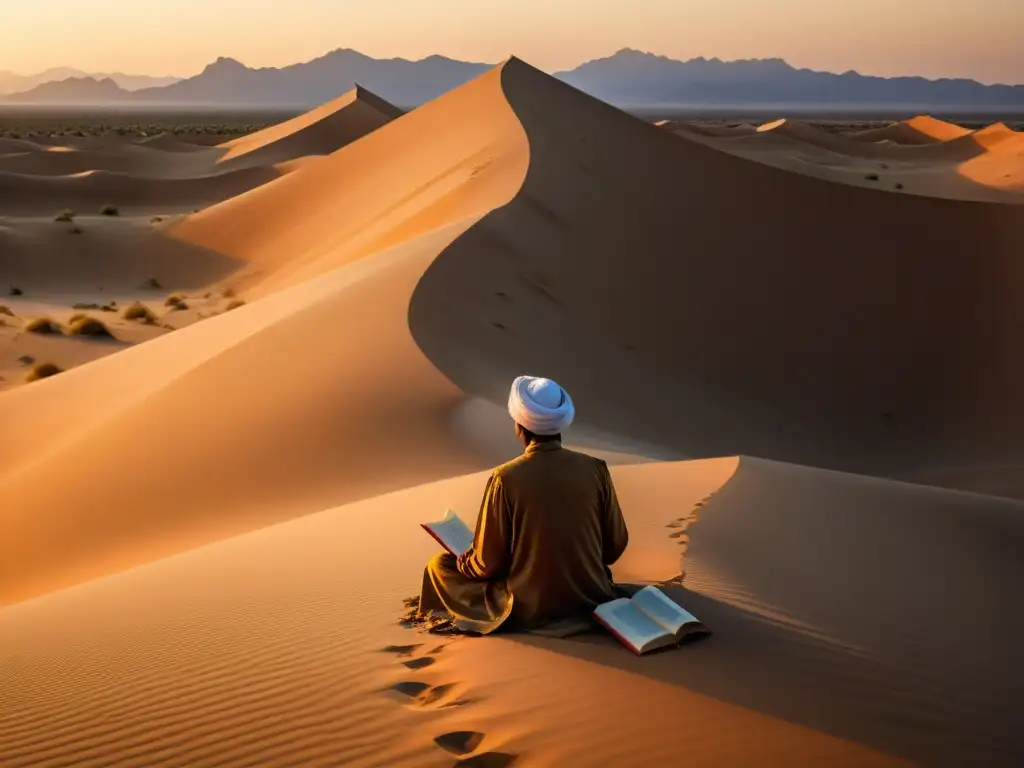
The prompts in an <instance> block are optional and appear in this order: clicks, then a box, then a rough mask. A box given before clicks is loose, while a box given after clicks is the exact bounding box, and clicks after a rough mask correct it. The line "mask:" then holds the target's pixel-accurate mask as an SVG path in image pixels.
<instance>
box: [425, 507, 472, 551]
mask: <svg viewBox="0 0 1024 768" xmlns="http://www.w3.org/2000/svg"><path fill="white" fill-rule="evenodd" d="M423 526H424V527H425V528H428V529H429V530H431V531H432V532H433V533H434V535H435V536H437V538H438V539H439V540H440V541H441V543H442V545H444V546H445V547H446V548H447V549H448V551H449V552H451V553H452V554H454V555H461V554H462V553H463V552H465V551H466V550H467V549H469V548H470V547H471V546H473V531H471V530H470V529H469V526H467V525H466V524H465V523H464V522H463V521H462V518H461V517H459V516H458V515H457V514H455V511H454V510H452V509H449V510H448V512H447V513H445V516H444V519H443V520H439V521H436V522H433V523H423Z"/></svg>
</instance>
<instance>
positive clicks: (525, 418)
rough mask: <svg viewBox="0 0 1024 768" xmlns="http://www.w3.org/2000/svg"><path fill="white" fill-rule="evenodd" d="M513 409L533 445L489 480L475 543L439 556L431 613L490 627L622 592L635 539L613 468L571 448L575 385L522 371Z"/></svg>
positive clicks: (522, 624)
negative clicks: (614, 571)
mask: <svg viewBox="0 0 1024 768" xmlns="http://www.w3.org/2000/svg"><path fill="white" fill-rule="evenodd" d="M508 410H509V414H510V415H511V416H512V419H513V420H514V421H515V430H516V434H517V435H518V436H519V439H520V440H522V443H523V445H524V446H525V448H526V450H525V452H524V453H523V454H522V455H521V456H519V457H518V458H516V459H513V460H512V461H510V462H508V463H507V464H503V465H502V466H500V467H498V468H497V469H495V470H494V471H493V472H492V473H491V476H490V478H488V480H487V487H486V488H485V490H484V497H483V501H482V503H481V505H480V514H479V517H478V518H477V523H476V534H475V536H474V539H473V546H471V547H470V548H469V549H468V550H466V552H464V553H463V554H462V555H460V556H459V557H458V558H456V557H455V556H454V555H452V554H450V553H447V552H446V553H443V554H439V555H437V556H435V557H434V558H433V559H432V560H431V561H430V562H429V563H428V564H427V568H426V571H425V572H424V575H423V587H422V590H421V591H420V603H419V613H420V614H421V615H424V614H429V613H432V612H435V611H436V612H440V613H442V614H443V613H448V614H451V615H452V616H453V617H454V619H455V623H456V625H457V626H458V627H460V628H461V629H465V630H470V631H475V632H480V633H487V632H492V631H494V630H495V629H497V628H498V627H499V626H501V625H502V624H506V622H507V626H510V627H512V628H517V629H533V628H538V627H541V626H543V625H545V624H548V623H550V622H554V621H558V620H561V619H571V618H580V617H585V616H587V615H588V614H589V613H590V612H591V611H592V610H593V609H594V608H595V607H596V606H597V605H599V604H600V603H603V602H606V601H608V600H612V599H614V598H615V597H617V596H618V595H617V594H616V593H615V590H614V587H613V585H612V580H611V571H610V570H609V569H608V566H609V565H611V564H612V563H614V562H615V561H616V560H618V559H619V556H620V555H621V554H622V552H623V550H625V549H626V542H627V540H628V536H627V532H626V523H625V521H624V520H623V518H622V511H621V510H620V509H619V503H618V500H617V499H616V496H615V488H614V487H613V485H612V479H611V475H610V474H609V472H608V465H607V464H605V462H603V461H601V460H600V459H595V458H594V457H592V456H587V455H586V454H583V453H577V452H575V451H570V450H568V449H566V448H563V447H562V435H561V432H562V430H564V429H565V428H566V427H568V426H569V424H570V423H571V422H572V420H573V416H574V409H573V404H572V400H571V399H570V397H569V395H568V394H567V393H566V392H565V390H563V389H562V388H561V387H560V386H559V385H558V384H556V383H555V382H554V381H552V380H550V379H542V378H535V377H532V376H520V377H519V378H517V379H516V380H515V381H514V382H513V383H512V392H511V394H510V395H509V400H508Z"/></svg>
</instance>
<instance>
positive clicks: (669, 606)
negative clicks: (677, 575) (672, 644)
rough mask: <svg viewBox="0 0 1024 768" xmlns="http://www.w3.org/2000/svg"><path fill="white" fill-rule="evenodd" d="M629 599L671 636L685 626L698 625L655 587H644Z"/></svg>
mask: <svg viewBox="0 0 1024 768" xmlns="http://www.w3.org/2000/svg"><path fill="white" fill-rule="evenodd" d="M631 599H632V601H633V602H634V603H636V606H637V608H639V609H640V610H641V611H643V612H644V613H645V614H647V615H648V616H649V617H650V618H652V619H653V620H654V621H655V622H657V623H658V624H660V625H661V626H662V627H664V628H665V629H666V630H667V631H669V632H671V633H672V634H675V633H677V632H678V631H679V629H680V628H681V627H683V626H684V625H685V624H690V623H691V622H695V623H698V624H699V623H700V622H699V621H697V617H696V616H694V615H693V614H692V613H690V612H689V611H687V610H686V609H684V608H682V607H681V606H680V605H679V604H678V603H675V602H673V601H672V600H671V599H670V598H669V597H668V596H667V595H666V594H665V593H664V592H662V591H661V590H660V589H658V588H657V587H644V588H643V589H641V590H640V591H639V592H637V593H636V594H635V595H633V597H632V598H631Z"/></svg>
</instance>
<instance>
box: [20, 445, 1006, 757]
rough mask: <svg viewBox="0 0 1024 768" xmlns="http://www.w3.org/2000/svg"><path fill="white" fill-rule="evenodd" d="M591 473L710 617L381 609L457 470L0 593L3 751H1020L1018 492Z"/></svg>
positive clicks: (749, 466) (621, 572)
mask: <svg viewBox="0 0 1024 768" xmlns="http://www.w3.org/2000/svg"><path fill="white" fill-rule="evenodd" d="M614 474H615V480H616V483H617V484H618V486H619V489H620V496H621V499H622V503H623V506H624V509H625V510H626V511H627V514H628V516H629V524H630V526H631V529H632V531H633V543H632V545H631V551H630V555H631V557H630V558H629V559H628V560H626V561H624V562H623V563H622V564H621V567H617V569H616V570H617V575H618V578H620V579H622V580H627V579H629V580H638V581H640V580H643V581H662V580H664V579H670V578H671V577H672V576H673V575H678V573H679V565H680V553H681V552H682V551H684V550H685V557H684V559H683V566H684V567H685V569H686V572H687V575H686V583H687V587H688V588H687V589H686V590H684V591H682V592H680V593H679V594H680V595H681V599H683V600H684V601H685V602H686V604H687V605H689V606H690V607H691V610H693V611H695V612H697V613H698V615H700V616H701V617H702V618H704V619H705V620H706V621H708V622H710V623H711V624H712V625H713V626H715V627H716V629H717V630H718V633H717V634H716V636H715V637H713V638H711V639H710V640H709V641H707V642H705V643H703V644H701V645H696V646H692V647H689V648H687V649H685V650H683V651H678V652H674V653H668V654H664V655H660V656H656V657H649V658H642V659H636V658H633V657H629V656H628V655H627V654H625V653H624V652H623V651H622V649H621V647H620V646H618V645H617V644H616V643H615V641H613V640H612V639H610V638H609V637H607V636H603V635H598V636H593V637H581V638H576V639H570V640H550V639H543V638H521V637H515V636H509V637H504V638H503V637H492V638H485V639H457V640H455V641H449V640H446V639H444V638H437V637H431V636H429V635H422V634H418V633H415V632H412V631H410V630H405V629H402V628H400V627H398V626H397V625H396V624H395V623H394V621H395V620H394V615H395V608H396V606H397V605H398V604H399V601H400V598H401V597H403V596H404V595H405V594H406V593H407V592H408V591H409V585H410V584H414V583H415V582H416V579H417V577H418V573H419V569H420V567H421V563H422V561H423V560H424V559H426V558H427V557H428V556H429V555H430V553H431V552H432V551H433V546H432V543H431V541H430V540H429V539H428V538H427V537H425V536H423V534H422V532H421V531H419V529H418V526H417V522H418V521H419V520H421V519H422V516H423V514H424V513H426V512H427V511H428V510H433V509H438V508H440V507H443V506H444V505H447V504H450V503H454V504H455V505H456V506H457V508H459V509H464V510H465V509H472V508H473V507H474V506H475V504H476V501H477V496H478V494H479V492H480V488H481V487H482V484H483V481H484V479H485V478H484V476H483V475H481V474H475V475H469V476H467V477H463V478H458V479H454V480H447V481H443V482H440V483H433V484H430V485H426V486H421V487H417V488H413V489H410V490H406V491H401V492H399V493H395V494H389V495H385V496H381V497H377V498H374V499H369V500H366V501H362V502H358V503H355V504H352V505H349V506H345V507H341V508H339V509H337V510H332V511H329V512H325V513H322V514H318V515H313V516H309V517H306V518H304V519H302V520H298V521H293V522H291V523H287V524H284V525H279V526H274V527H272V528H268V529H265V530H263V531H259V532H256V533H253V534H250V535H247V536H244V537H240V538H236V539H233V540H230V541H227V542H224V543H221V544H217V545H213V546H210V547H204V548H201V549H197V550H194V551H192V552H189V553H187V554H183V555H180V556H177V557H174V558H171V559H168V560H163V561H160V562H156V563H153V564H152V565H149V566H146V567H143V568H139V569H136V570H134V571H131V572H130V573H126V574H123V575H121V576H117V577H113V578H109V579H103V580H100V581H96V582H93V583H91V584H87V585H83V586H81V587H77V588H75V589H72V590H67V591H64V592H60V593H56V594H54V595H51V596H48V597H44V598H41V599H39V600H34V601H29V602H26V603H23V604H21V605H18V606H14V607H11V608H8V609H7V610H5V611H3V612H0V638H2V640H3V647H5V648H7V649H12V650H13V651H14V652H15V653H16V654H17V657H18V658H19V659H20V660H21V666H20V667H19V669H20V670H21V673H20V674H18V675H16V676H14V677H13V678H11V679H9V680H7V681H5V682H6V683H7V684H6V685H5V686H4V687H3V688H2V689H0V691H2V693H0V697H3V698H2V699H0V700H2V701H4V702H7V703H13V702H15V701H17V702H18V707H17V709H14V708H13V707H10V706H7V707H0V713H2V714H0V736H2V737H3V743H4V744H5V746H6V757H7V760H8V764H10V765H12V766H44V765H56V764H60V763H62V762H67V761H68V760H69V759H70V760H77V761H83V760H88V759H92V760H98V759H102V760H105V761H107V762H109V763H111V764H113V765H131V764H137V763H138V762H146V763H148V764H152V763H156V762H166V763H169V764H180V763H182V762H187V763H189V764H192V765H210V764H215V763H219V764H224V763H228V764H240V763H243V762H248V763H256V764H280V763H284V762H304V763H308V764H316V765H324V764H339V763H340V764H387V765H415V766H426V765H438V766H441V765H450V764H451V763H452V761H453V759H454V758H453V757H452V756H451V755H448V754H447V753H446V752H445V751H443V750H442V749H441V748H439V747H438V746H437V745H436V744H435V741H434V740H435V739H440V738H441V737H443V736H444V735H445V734H451V733H457V732H461V731H469V732H472V733H476V734H480V735H481V736H482V741H481V742H480V745H479V747H478V748H477V752H479V753H484V752H499V753H504V754H510V755H516V756H518V758H519V763H520V764H523V765H565V764H572V765H580V766H591V765H595V766H596V765H662V764H672V763H673V762H674V761H675V759H676V758H677V757H678V755H679V754H681V753H682V752H685V753H686V755H687V759H688V761H689V762H691V763H693V764H695V765H749V764H751V762H756V763H757V764H759V765H793V764H810V765H821V764H829V765H850V766H863V765H898V764H912V763H917V764H920V763H922V762H926V763H928V764H933V765H964V764H975V765H1014V764H1016V763H1017V762H1019V760H1020V759H1021V758H1022V756H1024V752H1022V744H1021V740H1020V739H1019V737H1017V735H1016V728H1015V727H1014V726H1015V709H1016V703H1017V702H1018V701H1019V697H1020V695H1021V694H1022V693H1024V689H1022V687H1021V678H1020V676H1019V675H1013V676H1007V675H1006V674H1005V672H1007V671H1009V670H1012V669H1014V667H1015V663H1014V655H1015V653H1016V648H1017V646H1018V645H1019V643H1020V642H1021V641H1022V640H1024V631H1022V630H1024V627H1022V626H1021V623H1020V621H1019V620H1017V619H1015V618H1013V615H1014V614H1013V610H1012V608H1013V602H1012V601H1013V597H1012V591H1007V590H1006V589H1005V585H1006V584H1008V583H1013V581H1014V580H1016V579H1019V578H1020V577H1021V576H1022V575H1024V574H1022V573H1021V568H1022V566H1021V563H1020V559H1019V558H1018V557H1017V556H1016V551H1017V548H1018V547H1019V545H1020V544H1021V543H1024V542H1022V541H1021V535H1022V533H1024V529H1022V526H1021V525H1020V523H1021V513H1022V512H1024V509H1022V508H1021V506H1020V505H1019V504H1017V503H1014V502H1006V501H999V500H994V499H984V498H981V497H972V496H968V495H963V494H957V493H951V492H942V491H936V490H931V489H926V488H920V487H915V486H907V485H901V484H895V483H890V482H886V481H878V480H871V479H868V478H860V477H855V476H847V475H837V474H833V473H825V472H820V471H816V470H808V469H801V468H797V467H789V466H786V465H778V464H774V463H770V462H761V461H756V460H749V459H742V460H741V461H739V463H738V465H737V462H736V460H735V459H721V460H715V461H709V462H687V463H682V464H653V465H645V466H637V467H622V468H617V469H615V470H614ZM716 491H717V493H716ZM712 494H714V495H713V496H712V498H711V499H710V501H707V500H706V499H707V497H708V496H709V495H712ZM702 500H703V501H704V504H703V506H702V507H700V508H699V509H695V505H697V504H699V503H700V502H701V501H702ZM694 514H696V515H699V518H698V519H697V520H696V522H692V518H693V516H694ZM674 518H686V519H687V520H690V523H689V525H690V526H691V527H688V528H682V527H666V526H667V525H678V523H675V522H674ZM378 520H387V521H388V524H387V525H379V524H375V523H372V522H370V521H378ZM680 531H685V532H686V533H687V534H689V536H690V538H691V541H690V544H689V547H688V548H686V547H680V545H679V543H680V542H682V541H686V538H685V536H682V537H680V536H677V537H676V538H671V536H673V535H676V534H678V533H679V532H680ZM925 531H927V532H928V535H927V536H926V537H924V538H922V535H921V534H922V532H925ZM908 549H912V550H913V551H914V552H915V553H916V555H915V557H914V558H907V557H906V552H907V550H908ZM385 550H386V551H387V552H388V553H389V556H388V557H386V558H382V557H380V556H379V553H381V552H382V551H385ZM950 562H956V563H958V567H957V568H956V569H951V568H950V567H949V564H950ZM808 574H814V575H815V578H813V579H809V578H808ZM881 585H884V589H881V590H879V589H878V587H879V586H881ZM668 589H669V590H670V591H671V590H672V589H673V588H672V587H668ZM155 594H159V595H160V600H158V601H155V600H153V599H152V596H153V595H155ZM837 594H841V595H842V596H843V599H841V600H839V599H837ZM950 608H952V609H953V610H950ZM1001 609H1005V610H1006V612H1005V613H1004V612H1002V610H1001ZM71 626H75V627H77V629H76V631H75V632H73V633H69V631H68V629H69V627H71ZM967 627H969V628H970V629H969V634H970V636H971V642H970V643H964V642H963V631H964V630H965V629H966V628H967ZM111 648H116V649H117V655H116V656H111V655H110V653H109V650H110V649H111ZM496 660H500V663H496ZM69 670H71V673H70V674H69ZM1001 673H1003V674H1001ZM610 690H614V691H615V695H614V696H609V691H610ZM623 702H629V705H628V706H624V705H623ZM459 704H461V706H453V705H459ZM680 712H686V713H687V716H686V717H684V718H680V717H679V713H680ZM551 723H557V724H558V725H557V728H553V727H552V726H551Z"/></svg>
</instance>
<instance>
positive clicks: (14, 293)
mask: <svg viewBox="0 0 1024 768" xmlns="http://www.w3.org/2000/svg"><path fill="white" fill-rule="evenodd" d="M7 293H8V294H10V295H11V296H24V295H25V292H24V291H23V290H21V288H19V287H18V286H16V285H12V286H11V288H10V290H8V291H7Z"/></svg>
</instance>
